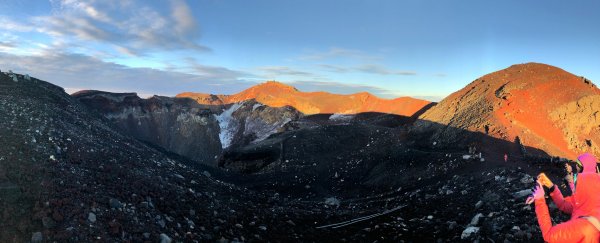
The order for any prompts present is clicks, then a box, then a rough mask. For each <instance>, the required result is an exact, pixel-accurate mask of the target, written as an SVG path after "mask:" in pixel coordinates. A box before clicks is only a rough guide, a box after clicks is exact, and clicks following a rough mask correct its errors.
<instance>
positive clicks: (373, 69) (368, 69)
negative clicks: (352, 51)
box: [355, 64, 417, 75]
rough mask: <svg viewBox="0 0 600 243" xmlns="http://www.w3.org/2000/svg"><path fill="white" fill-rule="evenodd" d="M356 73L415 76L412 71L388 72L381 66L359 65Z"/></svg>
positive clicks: (388, 70)
mask: <svg viewBox="0 0 600 243" xmlns="http://www.w3.org/2000/svg"><path fill="white" fill-rule="evenodd" d="M355 69H356V70H358V71H361V72H365V73H373V74H381V75H416V74H417V73H416V72H413V71H404V70H402V71H400V70H390V69H388V68H386V67H384V66H381V65H375V64H366V65H361V66H358V67H356V68H355Z"/></svg>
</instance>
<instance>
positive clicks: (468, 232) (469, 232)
mask: <svg viewBox="0 0 600 243" xmlns="http://www.w3.org/2000/svg"><path fill="white" fill-rule="evenodd" d="M477 234H479V227H475V226H469V227H467V228H466V229H465V230H463V232H462V234H461V235H460V238H461V239H463V240H466V239H470V238H472V237H475V236H476V235H477Z"/></svg>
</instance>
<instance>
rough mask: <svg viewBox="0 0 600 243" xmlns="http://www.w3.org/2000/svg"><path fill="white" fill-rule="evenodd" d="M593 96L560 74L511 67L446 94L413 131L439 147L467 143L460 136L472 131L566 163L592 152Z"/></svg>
mask: <svg viewBox="0 0 600 243" xmlns="http://www.w3.org/2000/svg"><path fill="white" fill-rule="evenodd" d="M599 94H600V90H599V89H598V88H597V87H596V86H595V85H594V84H593V83H592V82H591V81H589V80H587V79H585V78H582V77H578V76H575V75H573V74H571V73H568V72H566V71H564V70H562V69H559V68H556V67H553V66H549V65H545V64H538V63H527V64H519V65H513V66H511V67H509V68H507V69H504V70H500V71H497V72H494V73H490V74H487V75H485V76H483V77H481V78H478V79H476V80H475V81H473V82H472V83H470V84H469V85H467V86H466V87H465V88H463V89H461V90H459V91H457V92H455V93H453V94H451V95H450V96H448V97H447V98H445V99H444V100H442V101H441V102H440V103H439V104H437V105H436V106H435V107H433V108H431V109H429V110H428V111H427V112H425V113H424V114H423V115H422V116H420V117H419V121H418V122H417V123H415V128H414V130H413V131H415V132H426V131H429V132H431V133H432V134H433V135H432V136H431V140H433V141H438V142H440V143H441V144H442V145H443V144H454V145H455V144H457V141H462V142H465V143H467V142H469V139H468V138H467V137H466V136H464V135H463V132H464V131H475V132H479V133H480V134H484V135H485V136H490V137H494V138H500V139H503V140H506V141H514V142H518V143H520V144H522V145H524V146H528V147H533V148H538V149H540V150H541V151H543V152H544V153H547V154H549V155H554V156H564V157H570V158H572V157H573V156H575V155H576V154H578V153H581V152H583V151H590V150H594V151H597V148H594V146H595V142H589V143H588V142H586V140H589V141H592V140H593V141H597V140H598V137H597V135H595V134H597V129H598V123H597V120H595V119H596V118H595V117H596V113H597V112H598V111H599V110H600V106H599V105H598V102H597V101H596V100H597V95H599ZM576 117H577V118H576ZM430 142H432V141H430ZM505 149H509V148H498V150H505ZM501 152H505V151H501Z"/></svg>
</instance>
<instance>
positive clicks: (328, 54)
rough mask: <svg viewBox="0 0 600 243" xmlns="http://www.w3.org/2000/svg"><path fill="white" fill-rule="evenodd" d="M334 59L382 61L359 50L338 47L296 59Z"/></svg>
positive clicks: (378, 57)
mask: <svg viewBox="0 0 600 243" xmlns="http://www.w3.org/2000/svg"><path fill="white" fill-rule="evenodd" d="M335 58H353V59H357V60H362V61H373V60H380V59H382V57H380V56H376V55H372V54H369V53H365V52H363V51H360V50H354V49H345V48H339V47H332V48H330V49H329V50H327V51H321V52H314V51H313V52H310V53H308V54H305V55H302V56H300V57H298V59H300V60H310V61H317V60H326V59H335Z"/></svg>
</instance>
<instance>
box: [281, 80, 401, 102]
mask: <svg viewBox="0 0 600 243" xmlns="http://www.w3.org/2000/svg"><path fill="white" fill-rule="evenodd" d="M289 84H290V85H293V86H294V87H296V88H297V89H298V90H301V91H304V92H315V91H328V92H331V93H335V94H355V93H359V92H369V93H371V94H374V95H376V96H379V97H382V98H395V97H397V95H396V94H395V92H394V91H391V90H387V89H384V88H380V87H376V86H370V85H361V84H349V83H343V82H335V81H329V82H316V81H295V82H289Z"/></svg>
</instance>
